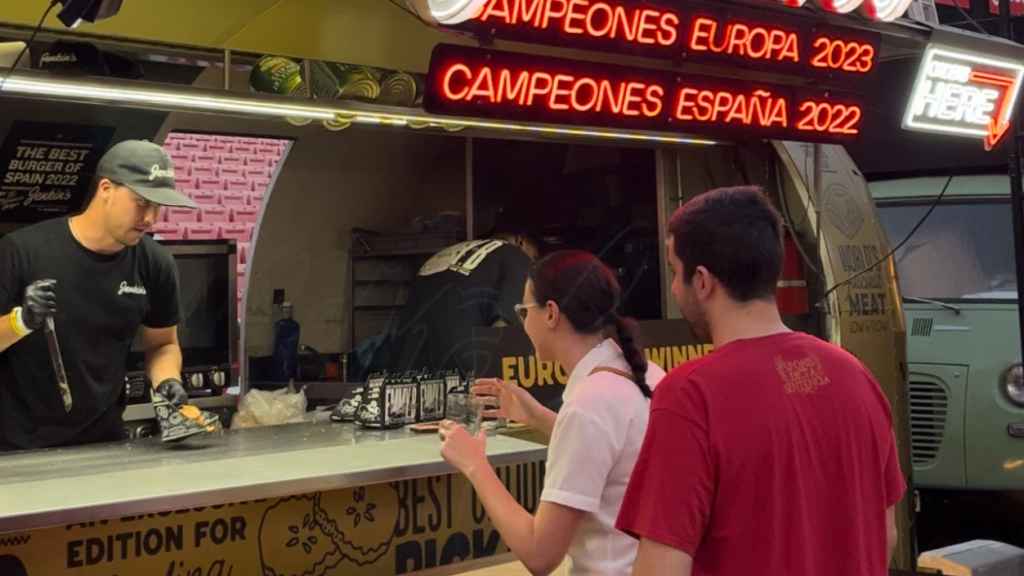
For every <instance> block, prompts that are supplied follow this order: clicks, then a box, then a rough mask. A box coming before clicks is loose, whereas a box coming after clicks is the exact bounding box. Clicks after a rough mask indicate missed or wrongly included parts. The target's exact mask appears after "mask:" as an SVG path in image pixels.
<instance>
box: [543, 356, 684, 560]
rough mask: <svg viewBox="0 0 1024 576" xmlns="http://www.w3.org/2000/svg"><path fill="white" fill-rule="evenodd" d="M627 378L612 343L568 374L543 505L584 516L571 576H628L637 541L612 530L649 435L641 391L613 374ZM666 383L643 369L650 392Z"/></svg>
mask: <svg viewBox="0 0 1024 576" xmlns="http://www.w3.org/2000/svg"><path fill="white" fill-rule="evenodd" d="M598 367H608V368H615V369H617V370H622V371H624V372H627V373H629V372H630V368H629V364H628V363H627V362H626V360H625V358H624V357H623V356H622V350H621V349H620V348H619V346H618V345H617V344H616V343H615V341H614V340H611V339H608V340H605V341H604V342H602V343H601V344H600V345H598V346H597V347H595V348H594V349H593V350H591V351H590V352H589V353H588V354H587V355H586V356H584V357H583V359H582V360H580V362H579V363H578V364H577V365H576V367H575V368H574V369H573V371H572V374H571V375H570V376H569V382H568V384H567V385H566V387H565V393H564V394H563V396H562V398H563V400H564V403H563V404H562V408H561V410H559V412H558V417H557V418H556V419H555V428H554V431H553V432H552V434H551V443H550V444H549V445H548V456H547V465H546V469H547V471H546V473H545V476H544V491H543V493H542V494H541V500H543V501H546V502H554V503H557V504H561V505H563V506H567V507H569V508H575V509H577V510H581V511H583V512H586V515H585V516H584V518H583V522H582V523H581V524H580V526H579V529H578V530H577V532H576V535H575V537H574V538H573V540H572V542H571V543H570V545H569V558H570V560H571V568H570V570H569V573H570V574H571V575H572V576H583V575H587V576H590V575H598V574H600V575H620V574H621V575H628V574H630V573H631V572H632V568H633V560H634V559H635V558H636V549H637V541H636V540H634V539H633V538H630V537H629V536H627V535H626V534H623V533H622V532H619V531H618V530H616V529H615V519H616V518H617V517H618V514H619V508H620V507H621V505H622V498H623V496H624V495H625V493H626V486H627V485H628V484H629V476H630V474H631V473H632V471H633V466H634V465H635V464H636V459H637V456H639V454H640V446H641V444H642V443H643V439H644V433H645V432H646V430H647V417H648V412H649V410H650V403H649V401H648V400H647V399H646V398H644V396H643V394H642V393H641V392H640V388H639V387H637V385H636V384H635V383H634V382H632V381H631V380H628V379H626V378H624V377H622V376H620V375H617V374H614V373H611V372H597V373H595V374H591V372H593V370H594V369H595V368H598ZM664 376H665V372H664V371H663V370H662V369H661V368H659V367H658V366H657V365H656V364H654V363H652V362H649V363H648V365H647V382H648V385H649V386H651V388H652V389H653V388H654V386H655V385H656V384H657V383H658V382H659V381H660V380H661V379H662V378H663V377H664Z"/></svg>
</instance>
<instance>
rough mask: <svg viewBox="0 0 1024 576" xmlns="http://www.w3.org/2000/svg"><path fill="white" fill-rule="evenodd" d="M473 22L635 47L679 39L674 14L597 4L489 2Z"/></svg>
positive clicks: (592, 0) (577, 0) (590, 0)
mask: <svg viewBox="0 0 1024 576" xmlns="http://www.w3.org/2000/svg"><path fill="white" fill-rule="evenodd" d="M477 19H478V20H480V21H481V22H490V21H499V22H503V23H505V24H508V25H510V26H515V25H518V24H525V25H527V26H531V27H533V28H537V29H539V30H547V29H548V28H550V27H556V28H557V29H559V30H561V31H562V32H565V33H566V34H575V35H586V36H590V37H592V38H607V39H609V40H625V41H628V42H636V43H639V44H651V45H655V44H658V45H661V46H672V45H673V44H675V43H676V41H677V40H678V39H679V16H677V15H676V14H675V13H674V12H670V11H667V10H657V9H654V8H639V7H629V8H627V7H625V6H621V5H614V4H611V3H608V2H603V1H599V0H490V2H488V3H487V5H486V6H484V9H483V11H482V12H481V13H480V16H478V18H477Z"/></svg>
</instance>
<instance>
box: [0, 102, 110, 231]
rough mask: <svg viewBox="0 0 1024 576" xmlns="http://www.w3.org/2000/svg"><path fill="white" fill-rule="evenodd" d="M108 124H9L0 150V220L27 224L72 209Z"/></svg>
mask: <svg viewBox="0 0 1024 576" xmlns="http://www.w3.org/2000/svg"><path fill="white" fill-rule="evenodd" d="M113 136H114V128H112V127H108V126H86V125H80V124H63V123H49V122H13V123H12V124H11V128H10V130H9V131H8V133H7V139H6V140H4V143H3V147H2V148H0V221H3V222H23V223H31V222H38V221H40V220H46V219H48V218H55V217H58V216H65V215H68V214H71V213H74V212H76V211H78V210H79V209H80V208H81V207H82V204H83V202H84V201H85V198H86V196H87V195H88V193H89V190H88V188H89V183H90V181H91V179H92V177H93V174H94V173H95V171H96V164H97V163H98V162H99V159H100V156H101V155H102V154H103V152H105V151H106V149H107V146H108V145H109V144H110V140H111V138H113Z"/></svg>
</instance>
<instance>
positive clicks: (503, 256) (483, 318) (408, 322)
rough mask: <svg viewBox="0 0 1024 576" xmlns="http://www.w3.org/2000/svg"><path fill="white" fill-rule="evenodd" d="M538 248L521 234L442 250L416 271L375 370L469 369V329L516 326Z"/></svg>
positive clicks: (471, 360)
mask: <svg viewBox="0 0 1024 576" xmlns="http://www.w3.org/2000/svg"><path fill="white" fill-rule="evenodd" d="M537 254H538V243H537V242H536V241H534V240H532V239H530V238H529V237H528V236H527V235H525V234H507V235H501V236H497V237H495V238H493V239H489V240H470V241H468V242H462V243H459V244H456V245H454V246H450V247H448V248H445V249H444V250H442V251H441V252H438V253H437V254H435V255H434V256H433V257H431V258H430V260H428V261H427V262H426V264H424V265H423V267H422V268H420V271H419V273H418V274H417V276H416V281H415V282H414V283H413V286H412V290H411V293H410V294H409V300H408V302H407V303H406V305H405V308H403V309H402V312H401V314H400V315H399V319H398V323H397V326H396V327H395V329H394V331H393V333H392V334H391V341H390V345H389V346H388V349H389V350H390V354H389V356H390V357H389V358H386V359H384V358H382V360H383V362H375V364H376V365H375V366H374V368H375V369H380V368H386V369H389V370H392V371H401V370H419V369H422V368H429V369H431V370H442V369H451V368H458V369H460V370H462V371H463V373H466V372H468V371H470V370H472V369H473V366H474V354H475V351H476V350H477V348H478V346H476V345H475V344H474V342H473V329H474V328H484V327H489V326H495V325H500V324H501V323H504V324H514V323H515V310H514V308H515V305H516V304H518V303H520V302H521V301H522V298H523V286H524V284H525V283H526V277H527V273H528V272H529V268H530V262H531V260H532V259H534V258H536V257H537Z"/></svg>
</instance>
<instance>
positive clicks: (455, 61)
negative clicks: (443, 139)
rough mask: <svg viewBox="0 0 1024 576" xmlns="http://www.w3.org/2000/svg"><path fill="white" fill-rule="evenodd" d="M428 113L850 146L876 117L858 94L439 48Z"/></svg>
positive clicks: (432, 66)
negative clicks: (866, 121)
mask: <svg viewBox="0 0 1024 576" xmlns="http://www.w3.org/2000/svg"><path fill="white" fill-rule="evenodd" d="M424 107H425V108H426V110H427V111H428V112H431V113H433V114H439V115H450V116H468V117H484V118H499V119H502V120H507V121H520V122H539V123H552V124H567V125H577V126H591V127H610V128H619V129H632V130H656V131H670V132H681V133H687V134H707V135H710V136H712V137H737V138H777V139H788V140H801V141H809V142H811V141H820V142H846V141H849V140H852V139H855V138H856V137H857V136H859V134H860V131H861V126H862V124H863V120H864V117H863V116H864V114H865V112H866V108H865V106H864V105H863V104H862V103H861V102H860V100H859V97H857V96H856V95H853V94H849V93H841V92H836V91H825V90H808V89H802V88H797V87H793V86H786V85H781V84H769V83H763V82H753V81H751V82H746V81H739V80H729V79H723V78H716V77H711V76H699V75H693V74H683V73H678V74H677V73H673V72H669V71H663V70H651V69H643V68H627V67H624V66H614V65H609V64H599V63H594V62H581V61H576V60H566V59H561V58H550V57H544V56H534V55H525V54H516V53H511V52H500V51H493V50H483V49H478V48H466V47H462V46H453V45H447V44H441V45H439V46H437V47H435V48H434V53H433V56H432V58H431V62H430V74H429V77H428V80H427V91H426V95H425V98H424Z"/></svg>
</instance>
